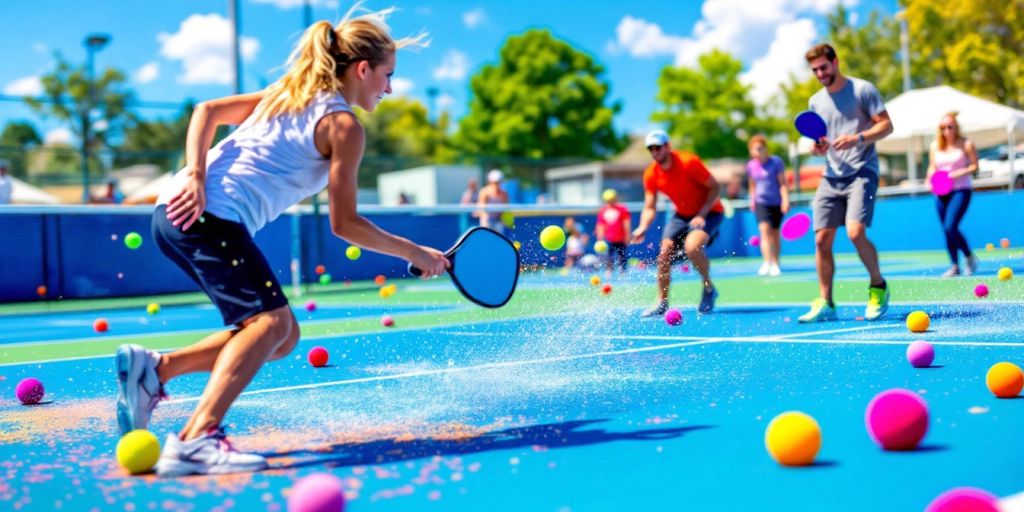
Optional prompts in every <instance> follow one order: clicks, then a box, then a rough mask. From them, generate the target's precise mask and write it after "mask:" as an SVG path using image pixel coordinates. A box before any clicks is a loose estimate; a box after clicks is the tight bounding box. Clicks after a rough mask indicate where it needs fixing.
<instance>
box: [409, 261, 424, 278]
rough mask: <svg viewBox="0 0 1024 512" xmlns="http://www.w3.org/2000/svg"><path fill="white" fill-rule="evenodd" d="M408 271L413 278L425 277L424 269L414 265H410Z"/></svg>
mask: <svg viewBox="0 0 1024 512" xmlns="http://www.w3.org/2000/svg"><path fill="white" fill-rule="evenodd" d="M408 271H409V274H410V275H412V276H415V277H423V269H421V268H419V267H417V266H415V265H413V264H412V263H410V264H409V267H408Z"/></svg>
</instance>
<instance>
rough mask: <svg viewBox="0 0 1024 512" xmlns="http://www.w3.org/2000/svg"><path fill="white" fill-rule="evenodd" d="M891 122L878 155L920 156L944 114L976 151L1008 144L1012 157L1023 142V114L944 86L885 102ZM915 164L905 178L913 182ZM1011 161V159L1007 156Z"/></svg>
mask: <svg viewBox="0 0 1024 512" xmlns="http://www.w3.org/2000/svg"><path fill="white" fill-rule="evenodd" d="M885 107H886V110H887V111H888V112H889V117H890V118H892V124H893V132H892V134H891V135H889V136H888V137H886V138H884V139H882V140H880V141H878V142H877V143H875V147H876V148H877V149H878V152H879V153H881V154H889V155H893V154H903V153H907V154H908V155H922V154H924V153H925V152H927V151H928V147H929V145H930V144H931V142H932V141H933V140H934V139H935V134H936V132H937V128H938V125H939V118H941V117H942V115H943V114H945V113H947V112H957V113H958V115H957V122H958V123H959V124H960V132H961V133H962V134H963V135H965V136H967V137H969V138H970V139H971V140H972V141H973V142H974V144H975V145H976V146H977V147H979V148H987V147H992V146H996V145H999V144H1004V143H1008V144H1009V147H1010V151H1011V153H1012V151H1013V147H1014V145H1015V142H1014V139H1018V140H1019V139H1024V111H1020V110H1016V109H1014V108H1010V107H1007V106H1005V105H1000V104H998V103H994V102H991V101H988V100H985V99H982V98H978V97H976V96H971V95H970V94H967V93H965V92H963V91H959V90H957V89H954V88H952V87H950V86H948V85H940V86H936V87H926V88H923V89H914V90H912V91H907V92H905V93H903V94H900V95H899V96H897V97H895V98H893V99H892V100H890V101H887V102H886V105H885ZM915 160H916V159H914V158H913V157H912V156H911V157H910V158H908V163H911V165H910V169H909V178H910V179H911V180H915V179H916V178H917V172H916V171H917V169H916V165H915ZM1010 161H1011V162H1012V161H1013V155H1012V154H1011V156H1010Z"/></svg>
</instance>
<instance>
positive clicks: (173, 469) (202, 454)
mask: <svg viewBox="0 0 1024 512" xmlns="http://www.w3.org/2000/svg"><path fill="white" fill-rule="evenodd" d="M266 468H267V459H265V458H264V457H263V456H262V455H257V454H255V453H242V452H239V451H238V450H236V449H235V447H234V446H231V442H230V441H228V438H227V434H225V433H224V429H223V428H221V427H218V428H216V429H210V431H209V432H207V433H206V434H204V435H202V436H200V437H197V438H195V439H192V440H190V441H182V440H181V439H178V436H177V435H175V434H169V435H168V436H167V441H165V442H164V447H163V450H161V452H160V460H158V461H157V463H156V474H157V475H158V476H162V477H176V476H186V475H223V474H227V473H248V472H252V471H260V470H263V469H266Z"/></svg>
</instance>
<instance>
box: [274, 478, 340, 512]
mask: <svg viewBox="0 0 1024 512" xmlns="http://www.w3.org/2000/svg"><path fill="white" fill-rule="evenodd" d="M343 510H345V492H344V490H342V488H341V480H339V479H338V478H337V477H336V476H334V475H329V474H327V473H313V474H312V475H309V476H306V477H303V478H302V479H301V480H299V481H298V482H296V483H295V486H294V487H292V490H291V494H289V495H288V512H342V511H343Z"/></svg>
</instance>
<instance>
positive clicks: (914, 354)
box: [907, 340, 935, 368]
mask: <svg viewBox="0 0 1024 512" xmlns="http://www.w3.org/2000/svg"><path fill="white" fill-rule="evenodd" d="M934 360H935V347H933V346H932V344H931V343H928V342H927V341H923V340H917V341H915V342H913V343H911V344H910V345H909V346H908V347H907V361H909V362H910V365H911V366H913V367H914V368H925V367H928V366H931V365H932V361H934Z"/></svg>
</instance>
